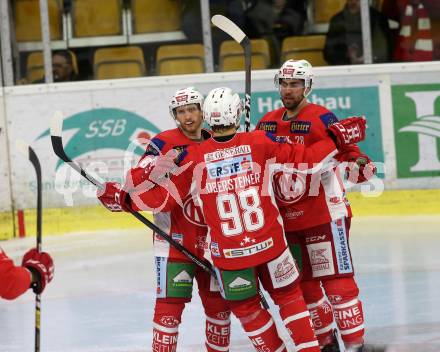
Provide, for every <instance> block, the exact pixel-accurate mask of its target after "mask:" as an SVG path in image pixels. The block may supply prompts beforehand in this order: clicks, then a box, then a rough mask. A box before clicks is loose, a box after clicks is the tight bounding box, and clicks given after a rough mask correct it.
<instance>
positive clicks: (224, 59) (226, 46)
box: [219, 39, 270, 71]
mask: <svg viewBox="0 0 440 352" xmlns="http://www.w3.org/2000/svg"><path fill="white" fill-rule="evenodd" d="M251 47H252V57H251V60H252V69H253V70H263V69H266V68H269V67H270V52H269V44H268V43H267V41H266V40H264V39H252V40H251ZM219 70H220V71H242V70H244V55H243V48H242V47H241V46H240V44H238V43H237V42H236V41H234V40H225V41H224V42H222V44H221V45H220V54H219Z"/></svg>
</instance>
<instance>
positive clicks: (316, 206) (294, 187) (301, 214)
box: [256, 104, 351, 232]
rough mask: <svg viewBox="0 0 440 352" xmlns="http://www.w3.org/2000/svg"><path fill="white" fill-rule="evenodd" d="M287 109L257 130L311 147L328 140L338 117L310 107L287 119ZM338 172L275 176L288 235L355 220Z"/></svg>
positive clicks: (269, 115)
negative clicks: (323, 225)
mask: <svg viewBox="0 0 440 352" xmlns="http://www.w3.org/2000/svg"><path fill="white" fill-rule="evenodd" d="M285 113H286V109H285V108H284V107H283V108H279V109H277V110H274V111H271V112H268V113H267V114H266V115H264V116H263V117H262V119H261V120H260V122H259V123H258V125H257V127H256V128H257V129H259V130H264V131H267V132H270V133H273V134H274V135H276V136H289V137H290V139H291V140H292V142H294V143H301V144H304V145H305V146H310V145H312V144H313V143H316V142H317V141H320V140H323V139H326V138H328V137H327V136H328V135H327V132H326V129H327V127H329V126H330V125H331V124H333V123H334V122H336V121H338V119H337V117H336V116H335V115H334V114H333V113H332V112H330V111H329V110H327V109H326V108H325V107H323V106H321V105H316V104H308V105H306V106H305V107H304V108H303V109H302V110H301V111H300V112H299V114H298V116H297V118H296V119H294V120H283V116H284V115H285ZM335 171H336V170H330V171H325V172H323V173H317V174H313V175H310V174H309V175H304V174H298V173H291V174H290V175H288V174H285V175H282V174H281V173H278V174H277V175H275V180H276V182H275V185H274V190H275V196H276V199H277V203H278V205H279V207H280V212H281V215H282V217H283V220H284V226H285V229H286V231H287V232H290V231H298V230H302V229H306V228H310V227H313V226H317V225H321V224H325V223H328V222H331V221H332V220H336V219H339V218H341V217H344V216H347V217H351V209H350V205H349V203H348V200H347V198H346V197H345V189H344V185H343V182H342V180H341V178H340V177H339V173H338V172H335Z"/></svg>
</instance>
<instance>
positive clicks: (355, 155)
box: [340, 148, 377, 183]
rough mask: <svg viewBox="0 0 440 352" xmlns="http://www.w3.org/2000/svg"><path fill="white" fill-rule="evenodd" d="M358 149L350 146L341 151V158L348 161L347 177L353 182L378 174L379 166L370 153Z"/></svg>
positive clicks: (365, 179)
mask: <svg viewBox="0 0 440 352" xmlns="http://www.w3.org/2000/svg"><path fill="white" fill-rule="evenodd" d="M356 149H357V148H356ZM356 149H354V148H353V150H351V149H350V148H349V149H348V150H346V151H344V152H342V153H340V159H341V161H343V162H344V161H345V162H348V164H347V166H346V168H345V171H346V175H347V179H348V180H349V181H350V182H352V183H362V182H365V181H368V180H369V179H370V178H371V177H373V176H374V175H376V173H377V168H376V165H374V163H373V161H372V160H371V159H370V158H369V156H368V155H366V154H363V153H362V152H360V151H359V150H356Z"/></svg>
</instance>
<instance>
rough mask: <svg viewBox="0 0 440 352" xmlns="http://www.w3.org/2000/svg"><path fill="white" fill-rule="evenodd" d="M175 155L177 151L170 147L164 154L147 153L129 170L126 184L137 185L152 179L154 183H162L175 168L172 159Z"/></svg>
mask: <svg viewBox="0 0 440 352" xmlns="http://www.w3.org/2000/svg"><path fill="white" fill-rule="evenodd" d="M176 156H177V151H176V150H174V149H171V150H169V151H168V152H167V153H166V154H165V155H159V156H150V155H149V156H147V157H145V158H144V159H141V160H140V161H139V164H138V165H137V166H136V167H135V168H132V169H130V170H129V172H128V174H127V180H126V185H127V184H128V185H129V186H130V187H137V186H139V185H140V184H142V183H144V182H145V181H152V182H154V183H156V184H161V183H163V182H164V181H165V180H166V178H167V177H168V176H169V174H170V173H172V172H173V170H175V169H176V168H177V165H176V164H175V161H174V160H175V158H176ZM147 184H148V183H147Z"/></svg>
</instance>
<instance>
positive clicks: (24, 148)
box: [15, 139, 30, 159]
mask: <svg viewBox="0 0 440 352" xmlns="http://www.w3.org/2000/svg"><path fill="white" fill-rule="evenodd" d="M15 146H16V147H17V150H18V151H19V152H20V154H22V155H23V156H24V157H25V158H26V159H29V154H30V153H29V145H28V144H27V143H26V142H25V141H23V140H22V139H17V140H16V141H15Z"/></svg>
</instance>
